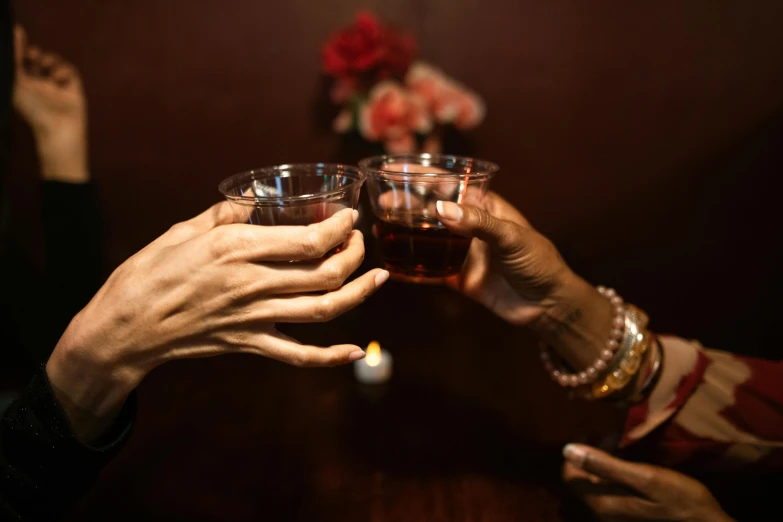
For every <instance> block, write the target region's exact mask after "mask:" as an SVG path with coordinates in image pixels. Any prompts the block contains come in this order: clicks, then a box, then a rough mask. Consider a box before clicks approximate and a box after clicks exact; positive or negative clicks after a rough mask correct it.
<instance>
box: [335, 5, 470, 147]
mask: <svg viewBox="0 0 783 522" xmlns="http://www.w3.org/2000/svg"><path fill="white" fill-rule="evenodd" d="M415 56H416V42H415V40H414V39H413V37H411V36H410V35H407V34H404V33H401V32H398V31H395V30H393V29H391V28H389V27H387V26H384V25H383V24H381V23H380V22H379V21H378V19H377V18H376V17H375V16H373V15H372V14H370V13H367V12H360V13H359V14H357V16H356V19H355V21H354V23H353V24H352V25H350V26H349V27H346V28H344V29H342V30H340V31H338V32H337V33H336V34H334V35H333V36H332V37H331V38H330V39H329V41H328V42H326V44H325V45H324V46H323V49H322V59H323V69H324V72H325V73H326V74H327V75H329V77H331V79H332V86H331V89H330V93H329V95H330V98H331V101H332V102H333V103H334V104H336V105H338V106H339V107H341V109H340V112H339V114H338V115H337V117H336V118H335V120H334V122H333V124H332V127H333V129H334V130H335V131H336V132H338V133H341V134H345V133H349V132H352V131H357V132H358V133H359V134H360V135H361V137H362V138H363V139H365V140H367V141H369V142H372V143H381V144H382V145H383V147H384V149H385V150H386V151H387V152H389V153H406V152H415V151H417V150H421V151H423V152H439V148H440V142H439V138H438V136H439V134H440V133H439V130H440V129H441V128H443V127H446V126H453V127H454V128H456V129H458V130H460V131H466V130H470V129H473V128H474V127H476V126H477V125H478V124H480V123H481V121H482V120H483V119H484V114H485V107H484V102H483V101H482V100H481V98H480V97H479V96H478V95H477V94H476V93H475V92H473V91H471V90H470V89H468V88H467V87H465V86H464V85H462V84H460V83H459V82H457V81H456V80H454V79H453V78H450V77H449V76H447V75H446V74H445V73H444V72H443V71H441V70H440V69H438V68H436V67H434V66H432V65H429V64H427V63H425V62H421V61H415Z"/></svg>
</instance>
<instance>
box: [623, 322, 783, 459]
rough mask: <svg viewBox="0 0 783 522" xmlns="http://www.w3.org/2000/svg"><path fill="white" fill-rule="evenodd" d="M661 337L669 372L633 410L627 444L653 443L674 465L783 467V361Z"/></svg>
mask: <svg viewBox="0 0 783 522" xmlns="http://www.w3.org/2000/svg"><path fill="white" fill-rule="evenodd" d="M660 341H661V346H662V347H663V349H664V352H665V359H664V361H665V365H664V369H663V373H662V374H661V377H660V380H659V382H658V384H657V385H656V387H655V389H654V390H653V391H652V393H651V394H650V396H649V398H648V399H647V400H646V401H644V402H642V403H640V404H637V405H635V406H633V407H632V408H631V409H630V411H629V413H628V417H627V419H626V422H625V429H624V430H623V440H622V445H623V446H624V447H628V446H630V445H632V444H635V443H641V442H642V441H644V442H648V443H650V442H651V443H652V444H654V447H655V452H656V453H657V457H658V459H659V462H661V463H664V464H665V465H668V466H676V465H681V464H686V463H687V464H699V465H702V466H705V467H722V468H725V467H731V468H734V467H738V466H745V465H750V464H752V465H753V466H754V467H759V468H767V469H771V468H777V469H781V468H783V385H781V381H783V362H775V361H765V360H761V359H754V358H751V357H740V356H736V355H732V354H729V353H726V352H720V351H717V350H708V349H704V348H702V347H701V346H700V345H699V344H698V343H696V342H692V341H685V340H683V339H678V338H675V337H660ZM645 445H646V444H645Z"/></svg>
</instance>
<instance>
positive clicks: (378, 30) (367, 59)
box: [321, 12, 416, 79]
mask: <svg viewBox="0 0 783 522" xmlns="http://www.w3.org/2000/svg"><path fill="white" fill-rule="evenodd" d="M415 47H416V46H415V42H414V41H413V39H412V38H411V37H410V36H407V35H401V34H398V33H395V32H394V31H392V30H390V29H388V28H386V27H384V26H382V25H381V24H380V22H378V20H377V19H376V18H375V17H374V16H373V15H372V14H370V13H365V12H361V13H359V14H358V15H356V20H355V21H354V23H353V25H352V26H350V27H347V28H345V29H343V30H342V31H339V32H337V34H335V35H334V36H333V37H332V38H331V39H330V40H329V41H328V42H327V43H326V44H325V45H324V47H323V50H322V53H321V54H322V57H323V68H324V71H326V72H327V73H328V74H330V75H332V76H334V77H336V78H344V77H357V76H359V75H362V74H365V73H370V74H371V75H373V76H374V79H383V78H386V77H388V76H399V77H402V76H403V75H404V74H405V72H406V71H407V70H408V66H409V65H410V63H411V60H412V58H413V53H414V51H415Z"/></svg>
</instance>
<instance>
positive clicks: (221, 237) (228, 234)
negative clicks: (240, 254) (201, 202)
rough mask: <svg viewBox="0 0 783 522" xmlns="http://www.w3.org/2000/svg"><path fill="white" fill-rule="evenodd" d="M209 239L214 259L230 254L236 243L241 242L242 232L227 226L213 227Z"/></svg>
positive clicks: (210, 250) (209, 246)
mask: <svg viewBox="0 0 783 522" xmlns="http://www.w3.org/2000/svg"><path fill="white" fill-rule="evenodd" d="M207 239H208V248H209V252H210V254H211V255H212V257H213V258H214V259H222V258H225V257H228V256H230V255H231V254H232V253H233V252H234V250H235V249H236V245H237V244H241V238H240V234H239V233H238V232H237V231H236V230H233V229H230V228H227V227H225V228H222V229H219V228H215V229H212V232H211V233H210V234H209V237H208V238H207Z"/></svg>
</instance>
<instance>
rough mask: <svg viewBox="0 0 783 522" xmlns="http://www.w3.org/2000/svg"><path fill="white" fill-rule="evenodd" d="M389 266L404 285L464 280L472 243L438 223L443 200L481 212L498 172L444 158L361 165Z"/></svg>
mask: <svg viewBox="0 0 783 522" xmlns="http://www.w3.org/2000/svg"><path fill="white" fill-rule="evenodd" d="M359 168H360V169H361V170H362V172H363V173H364V174H365V175H366V176H367V191H368V193H369V197H370V204H371V206H372V210H373V214H374V215H375V219H376V223H375V235H376V237H377V239H378V245H379V248H380V252H381V256H382V257H383V261H384V265H385V268H386V269H387V270H389V272H391V273H392V275H395V276H397V278H398V279H404V280H408V281H416V282H436V281H441V280H443V279H444V278H447V277H450V276H453V275H455V274H458V273H459V272H460V270H461V268H462V265H463V263H464V262H465V258H466V257H467V254H468V248H469V247H470V239H469V238H464V237H461V236H457V235H455V234H452V233H451V232H449V231H448V230H447V229H446V228H445V227H444V226H443V224H442V223H441V222H440V221H438V217H437V211H436V207H435V204H436V203H437V202H438V201H439V200H444V201H453V202H455V203H465V204H471V205H477V206H481V204H482V203H483V198H484V196H485V194H486V193H487V190H488V189H489V182H490V180H491V179H492V177H493V176H494V175H495V173H496V172H497V171H498V166H497V165H495V164H494V163H490V162H489V161H483V160H478V159H474V158H468V157H463V156H450V155H444V154H399V155H388V156H375V157H372V158H366V159H363V160H361V161H360V162H359Z"/></svg>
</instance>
